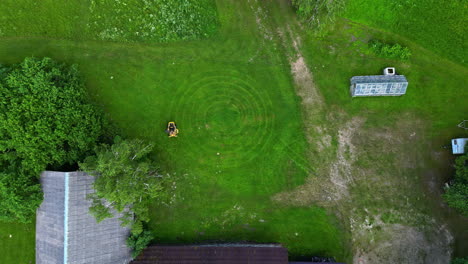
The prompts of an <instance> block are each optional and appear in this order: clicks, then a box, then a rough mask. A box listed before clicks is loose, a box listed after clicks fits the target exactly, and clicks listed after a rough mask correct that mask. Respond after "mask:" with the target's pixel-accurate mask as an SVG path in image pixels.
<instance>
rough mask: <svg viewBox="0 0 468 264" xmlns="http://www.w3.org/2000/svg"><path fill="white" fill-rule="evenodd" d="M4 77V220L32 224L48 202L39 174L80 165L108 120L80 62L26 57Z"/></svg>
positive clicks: (0, 190)
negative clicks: (88, 90)
mask: <svg viewBox="0 0 468 264" xmlns="http://www.w3.org/2000/svg"><path fill="white" fill-rule="evenodd" d="M1 72H2V73H1V75H0V98H2V100H1V101H0V165H1V168H2V172H3V173H1V174H0V175H1V176H0V177H1V178H0V184H1V186H2V187H0V197H2V199H0V207H1V209H0V212H1V214H0V219H2V220H12V221H13V220H18V221H21V222H27V221H30V220H31V219H32V217H33V216H34V213H35V209H36V208H37V206H38V205H39V204H40V202H41V200H42V194H41V190H40V186H39V184H38V176H39V174H40V172H41V171H42V170H44V169H46V168H47V167H49V168H52V169H54V168H56V169H57V168H60V167H61V166H63V165H67V164H74V163H75V162H76V161H77V160H79V159H82V158H84V155H85V154H86V153H87V152H88V151H89V150H90V149H92V148H93V146H94V144H95V142H96V141H97V139H98V137H99V136H100V134H101V129H102V123H101V119H100V115H99V114H98V113H97V112H96V110H95V108H94V107H93V106H92V105H91V104H89V103H87V97H86V94H85V90H84V87H83V84H82V83H81V81H80V79H79V77H78V71H77V69H76V67H75V66H72V67H67V66H65V65H62V64H58V63H57V62H54V61H53V60H51V59H49V58H44V59H36V58H26V59H25V60H24V61H23V62H22V63H21V64H18V65H14V66H12V67H11V68H9V69H5V68H4V69H2V71H1Z"/></svg>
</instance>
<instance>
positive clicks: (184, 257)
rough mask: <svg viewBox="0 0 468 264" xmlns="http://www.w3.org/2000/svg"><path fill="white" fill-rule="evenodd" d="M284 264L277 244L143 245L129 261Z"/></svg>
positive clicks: (285, 254)
mask: <svg viewBox="0 0 468 264" xmlns="http://www.w3.org/2000/svg"><path fill="white" fill-rule="evenodd" d="M174 263H177V264H221V263H222V264H244V263H249V264H261V263H262V264H264V263H268V264H287V263H288V251H287V249H285V248H284V247H282V246H281V245H277V244H267V245H263V244H221V245H187V246H161V245H155V246H150V247H148V248H146V249H145V250H144V251H143V252H142V253H141V254H140V255H139V256H138V257H137V258H136V259H135V260H134V261H132V262H131V264H174Z"/></svg>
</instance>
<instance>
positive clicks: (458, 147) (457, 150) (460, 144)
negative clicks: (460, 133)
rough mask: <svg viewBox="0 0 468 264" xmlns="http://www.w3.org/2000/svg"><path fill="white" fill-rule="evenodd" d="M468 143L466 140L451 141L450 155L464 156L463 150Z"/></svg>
mask: <svg viewBox="0 0 468 264" xmlns="http://www.w3.org/2000/svg"><path fill="white" fill-rule="evenodd" d="M467 142H468V138H455V139H452V153H453V154H465V148H466V145H467Z"/></svg>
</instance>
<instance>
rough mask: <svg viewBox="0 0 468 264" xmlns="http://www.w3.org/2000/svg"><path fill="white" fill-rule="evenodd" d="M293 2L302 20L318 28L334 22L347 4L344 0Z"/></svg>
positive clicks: (303, 0) (299, 0)
mask: <svg viewBox="0 0 468 264" xmlns="http://www.w3.org/2000/svg"><path fill="white" fill-rule="evenodd" d="M292 4H293V6H294V7H295V8H296V13H297V15H298V16H299V17H300V18H301V19H302V20H304V21H306V22H307V23H308V24H309V25H311V26H314V27H318V28H322V27H323V26H325V25H326V24H327V23H330V22H334V21H335V17H336V15H337V14H338V13H339V12H340V11H342V10H343V8H344V6H345V2H344V0H292Z"/></svg>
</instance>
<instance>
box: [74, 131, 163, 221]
mask: <svg viewBox="0 0 468 264" xmlns="http://www.w3.org/2000/svg"><path fill="white" fill-rule="evenodd" d="M152 150H153V145H152V144H148V143H145V142H144V141H142V140H139V139H132V140H122V139H120V138H119V137H117V138H116V139H115V141H114V144H113V145H107V144H102V145H101V146H99V147H97V148H96V150H95V152H96V155H95V156H90V157H88V158H86V159H85V161H84V162H83V163H80V169H81V170H83V171H85V172H87V173H89V174H91V175H94V176H96V180H95V182H94V189H95V193H94V194H92V196H91V197H90V198H91V199H92V200H93V204H92V206H91V209H90V211H91V213H92V214H94V215H95V216H96V218H97V220H98V221H99V220H102V219H104V218H103V216H106V215H107V217H108V216H110V215H111V214H108V212H111V209H115V210H116V211H118V212H124V217H123V218H124V219H123V220H124V224H128V223H131V222H132V221H128V218H129V217H131V213H129V211H131V212H133V214H134V215H135V216H136V218H137V219H136V220H135V221H144V222H147V221H149V213H148V206H149V204H150V202H151V201H152V199H154V198H156V197H158V196H159V193H160V190H161V176H160V175H159V174H158V172H157V166H156V164H155V162H154V161H153V160H151V158H150V156H149V154H150V153H151V151H152Z"/></svg>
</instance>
